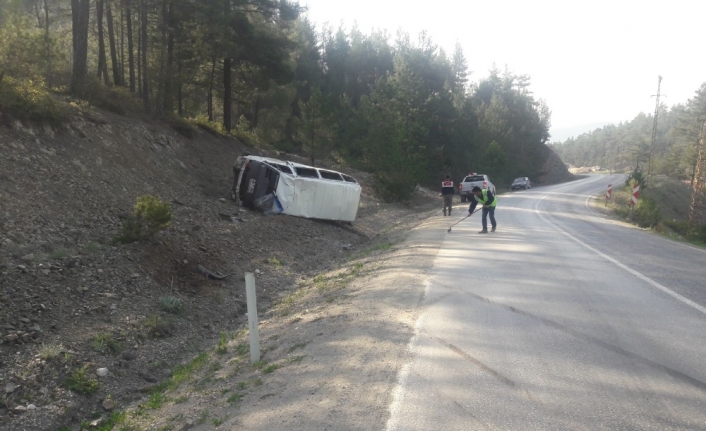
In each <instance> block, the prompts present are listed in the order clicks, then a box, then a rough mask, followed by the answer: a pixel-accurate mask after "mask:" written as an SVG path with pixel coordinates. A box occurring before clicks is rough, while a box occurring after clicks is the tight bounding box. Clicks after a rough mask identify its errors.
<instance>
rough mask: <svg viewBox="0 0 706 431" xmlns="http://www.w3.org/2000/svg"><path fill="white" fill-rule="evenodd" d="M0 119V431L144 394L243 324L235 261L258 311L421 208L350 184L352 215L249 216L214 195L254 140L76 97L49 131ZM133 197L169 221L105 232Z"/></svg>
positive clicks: (426, 202) (422, 199) (67, 420)
mask: <svg viewBox="0 0 706 431" xmlns="http://www.w3.org/2000/svg"><path fill="white" fill-rule="evenodd" d="M0 120H2V121H0V124H2V123H4V124H5V125H2V126H0V155H1V157H0V331H1V332H0V341H1V342H2V344H0V430H19V429H47V430H50V429H51V430H56V429H58V428H59V427H61V426H68V427H69V429H71V428H73V429H76V428H78V426H79V423H80V422H81V421H83V420H87V419H90V418H92V417H94V416H95V417H98V416H99V415H100V413H101V412H106V411H110V410H112V409H114V408H116V407H117V406H121V405H127V404H129V403H131V402H134V401H135V400H139V399H141V398H143V397H145V396H146V394H148V393H149V392H150V391H151V390H152V389H153V386H154V385H155V384H156V383H157V382H159V381H161V380H163V379H164V378H166V377H167V376H169V375H171V373H172V371H173V369H174V367H175V366H176V365H177V364H179V363H180V362H181V361H182V360H183V359H184V358H186V357H188V356H189V355H193V353H194V352H198V351H199V350H200V349H202V348H203V347H204V346H209V345H212V344H213V343H214V342H215V341H214V340H216V339H217V338H218V336H219V334H220V333H221V332H225V331H236V330H237V329H238V328H241V327H242V326H243V324H244V321H245V317H244V312H245V305H244V299H245V298H244V288H243V281H242V274H243V273H244V272H246V271H253V272H256V273H257V274H258V276H257V277H258V297H259V304H258V305H259V308H262V309H263V310H264V309H268V308H270V307H271V306H272V304H274V303H276V302H277V301H279V300H280V298H281V297H283V296H284V295H285V294H286V293H287V292H289V291H290V289H292V288H294V287H295V286H296V285H297V283H298V282H301V281H302V280H304V279H309V278H311V277H313V276H314V275H316V274H317V273H318V272H319V271H322V270H324V269H326V268H330V267H332V265H333V264H334V262H336V261H337V260H345V259H346V258H347V256H348V255H350V254H351V253H356V252H357V251H359V250H360V249H361V248H362V247H365V246H367V245H368V244H369V243H370V241H371V238H372V237H375V236H376V235H377V234H378V233H380V232H385V231H389V230H391V229H394V228H395V226H398V225H399V224H400V223H402V222H404V221H409V220H415V219H417V214H418V213H419V212H420V211H422V210H428V209H429V208H431V207H433V206H434V205H436V202H435V199H434V198H431V197H429V196H428V195H423V194H420V195H419V196H418V199H417V201H416V203H415V204H413V205H412V206H400V205H385V204H381V203H380V202H378V201H376V200H375V199H374V198H373V197H372V196H371V195H370V193H369V190H368V188H367V187H365V188H364V198H363V201H362V203H361V209H360V212H359V220H358V221H357V222H356V224H355V226H354V227H348V226H341V225H338V224H336V223H324V222H319V221H313V220H306V219H299V218H294V217H287V216H274V217H264V216H262V215H260V214H258V213H254V212H251V211H246V210H243V209H241V208H238V207H237V206H236V205H235V204H234V203H233V202H231V201H230V200H229V199H227V196H228V191H229V188H230V186H231V184H232V178H231V165H232V163H233V161H234V160H235V159H236V157H237V156H238V155H240V154H242V153H243V152H244V151H248V152H250V153H258V151H257V149H252V148H246V147H244V146H243V145H242V144H240V143H239V142H237V141H235V140H233V139H229V138H224V137H220V136H215V135H212V134H210V133H208V132H205V131H198V132H196V133H195V134H194V135H193V136H192V137H190V138H186V137H184V136H182V135H180V134H178V133H177V132H175V131H174V130H173V129H171V128H170V127H168V126H165V125H164V124H161V123H155V122H150V121H143V120H138V119H129V118H124V117H118V116H114V115H112V114H108V113H105V112H101V111H93V110H85V109H84V110H81V111H77V112H76V113H75V114H74V117H73V120H72V122H71V124H70V126H69V127H68V128H66V129H64V130H55V129H51V128H48V127H38V126H29V125H23V124H21V123H18V122H14V121H12V120H11V119H8V118H0ZM353 175H354V176H355V177H356V178H358V179H359V180H360V181H361V182H362V183H363V184H365V179H366V178H365V177H366V176H365V175H364V174H361V173H353ZM145 194H151V195H156V196H158V197H159V198H161V199H162V200H164V201H167V202H170V203H171V205H172V211H173V214H174V220H173V223H172V226H171V227H170V228H169V229H167V230H166V231H164V232H161V233H160V234H158V235H157V236H155V237H154V238H153V239H152V240H150V241H146V242H141V243H133V244H129V245H121V246H116V245H113V243H112V239H113V238H114V237H115V236H116V235H117V234H118V232H119V230H120V226H121V223H122V221H123V220H124V219H125V218H126V217H127V215H129V214H130V213H131V211H132V208H133V206H134V204H135V200H136V198H137V197H138V196H141V195H145ZM198 265H203V266H205V267H206V268H208V269H210V270H211V271H219V272H220V273H222V274H228V275H229V277H228V278H225V279H224V280H213V279H210V278H207V277H205V276H204V275H203V274H201V273H200V272H199V271H198V270H197V267H198ZM167 298H173V299H167ZM99 369H101V371H99ZM102 369H106V370H102ZM82 370H84V372H85V374H81V373H82ZM97 372H98V373H100V374H104V373H105V374H106V375H105V376H101V377H98V376H97V375H96V373H97ZM91 382H95V383H96V386H95V387H92V386H91ZM77 386H78V389H79V390H78V391H77V390H76V389H77ZM71 389H73V390H71ZM82 392H83V393H82ZM89 392H90V393H89Z"/></svg>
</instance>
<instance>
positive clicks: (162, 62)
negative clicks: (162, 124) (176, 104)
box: [155, 0, 169, 116]
mask: <svg viewBox="0 0 706 431" xmlns="http://www.w3.org/2000/svg"><path fill="white" fill-rule="evenodd" d="M167 6H168V5H167V0H162V25H161V33H162V34H161V36H162V40H161V42H160V44H159V45H160V48H159V76H158V77H157V98H156V103H155V111H156V113H157V115H159V116H163V115H164V104H165V99H166V98H165V94H164V88H165V86H166V82H167V78H166V77H167V70H166V69H167V64H166V62H167V33H168V31H169V30H168V29H169V24H168V16H169V14H168V13H167V9H168V7H167Z"/></svg>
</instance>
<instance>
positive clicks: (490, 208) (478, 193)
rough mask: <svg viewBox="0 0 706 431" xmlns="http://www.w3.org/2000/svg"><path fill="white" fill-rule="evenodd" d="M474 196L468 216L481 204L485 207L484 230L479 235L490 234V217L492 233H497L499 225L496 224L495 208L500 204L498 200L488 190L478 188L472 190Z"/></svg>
mask: <svg viewBox="0 0 706 431" xmlns="http://www.w3.org/2000/svg"><path fill="white" fill-rule="evenodd" d="M471 192H473V195H472V196H470V198H471V206H470V207H468V215H471V214H472V213H473V211H474V210H475V209H476V205H478V204H479V203H480V204H481V205H483V230H482V231H480V232H478V233H488V220H487V218H488V216H490V224H491V226H492V229H491V230H490V231H491V232H495V228H497V226H498V224H497V223H496V222H495V206H496V205H497V204H498V198H496V197H495V196H494V195H493V193H492V192H491V191H490V190H488V189H481V188H480V187H478V186H476V187H473V189H472V190H471Z"/></svg>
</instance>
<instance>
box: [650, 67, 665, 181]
mask: <svg viewBox="0 0 706 431" xmlns="http://www.w3.org/2000/svg"><path fill="white" fill-rule="evenodd" d="M661 88H662V77H661V76H658V77H657V103H656V104H655V118H654V123H653V124H652V142H651V143H650V162H649V164H648V165H647V176H648V177H651V176H652V169H653V167H654V160H655V144H656V142H657V117H658V116H659V96H660V90H661ZM652 97H655V96H654V95H652Z"/></svg>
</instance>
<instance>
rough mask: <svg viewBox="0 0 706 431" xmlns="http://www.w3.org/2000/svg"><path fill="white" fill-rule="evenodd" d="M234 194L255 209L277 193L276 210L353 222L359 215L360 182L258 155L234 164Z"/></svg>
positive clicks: (300, 215)
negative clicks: (265, 199) (263, 200)
mask: <svg viewBox="0 0 706 431" xmlns="http://www.w3.org/2000/svg"><path fill="white" fill-rule="evenodd" d="M233 173H234V174H235V175H234V183H233V189H232V197H233V199H234V200H236V201H240V202H241V203H242V205H244V206H246V207H249V208H253V207H255V203H256V201H257V200H258V199H261V198H263V197H265V196H268V195H274V205H273V207H272V208H273V211H272V212H275V213H277V212H279V213H282V214H287V215H291V216H297V217H305V218H315V219H322V220H338V221H347V222H352V221H354V220H355V217H356V215H357V214H358V204H359V203H360V190H361V187H360V184H358V182H357V181H356V180H355V179H354V178H353V177H351V176H349V175H346V174H342V173H340V172H336V171H332V170H328V169H322V168H315V167H313V166H307V165H302V164H299V163H294V162H288V161H282V160H277V159H270V158H266V157H258V156H241V157H238V160H237V161H236V163H235V166H234V167H233Z"/></svg>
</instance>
